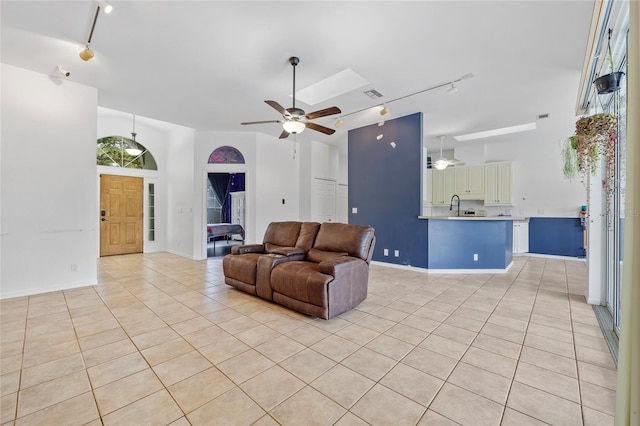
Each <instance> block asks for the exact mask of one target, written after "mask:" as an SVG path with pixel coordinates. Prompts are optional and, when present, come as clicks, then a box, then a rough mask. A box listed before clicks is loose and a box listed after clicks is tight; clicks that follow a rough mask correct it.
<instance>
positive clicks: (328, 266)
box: [318, 256, 366, 277]
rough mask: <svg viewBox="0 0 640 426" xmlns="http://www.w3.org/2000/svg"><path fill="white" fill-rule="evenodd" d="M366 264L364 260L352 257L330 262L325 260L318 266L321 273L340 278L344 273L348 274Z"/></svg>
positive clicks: (343, 257)
mask: <svg viewBox="0 0 640 426" xmlns="http://www.w3.org/2000/svg"><path fill="white" fill-rule="evenodd" d="M363 263H365V264H366V262H365V261H364V260H362V259H359V258H357V257H352V256H340V257H335V258H333V259H329V260H323V261H322V262H320V263H319V264H318V268H319V269H320V272H322V273H323V274H327V275H332V276H334V277H336V276H338V275H339V274H340V273H342V272H347V271H349V270H351V269H353V268H359V267H362V264H363Z"/></svg>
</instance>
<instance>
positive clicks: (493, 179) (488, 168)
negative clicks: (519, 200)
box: [484, 163, 513, 206]
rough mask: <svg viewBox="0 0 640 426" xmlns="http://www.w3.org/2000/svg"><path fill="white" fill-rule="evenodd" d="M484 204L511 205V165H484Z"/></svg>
mask: <svg viewBox="0 0 640 426" xmlns="http://www.w3.org/2000/svg"><path fill="white" fill-rule="evenodd" d="M484 171H485V193H484V204H485V205H487V206H510V205H512V204H513V171H512V165H511V163H495V164H485V166H484Z"/></svg>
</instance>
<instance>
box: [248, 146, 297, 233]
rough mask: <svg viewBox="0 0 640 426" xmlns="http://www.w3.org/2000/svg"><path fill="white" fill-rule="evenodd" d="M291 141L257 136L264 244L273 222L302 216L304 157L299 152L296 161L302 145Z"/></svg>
mask: <svg viewBox="0 0 640 426" xmlns="http://www.w3.org/2000/svg"><path fill="white" fill-rule="evenodd" d="M290 139H291V138H289V139H287V140H279V139H276V138H274V137H272V136H268V135H264V134H261V133H259V134H258V135H257V142H256V176H257V181H256V213H257V215H256V237H257V239H258V240H260V242H262V237H263V236H264V233H265V231H266V230H267V226H268V225H269V223H271V222H274V221H283V220H299V217H300V181H299V178H298V176H299V174H300V172H299V169H300V158H299V156H298V153H297V152H296V153H295V158H294V144H298V143H297V142H294V141H293V140H290ZM295 149H296V151H297V147H296V148H295ZM283 199H284V200H285V204H282V200H283Z"/></svg>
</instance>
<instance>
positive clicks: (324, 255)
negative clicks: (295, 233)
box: [307, 248, 348, 263]
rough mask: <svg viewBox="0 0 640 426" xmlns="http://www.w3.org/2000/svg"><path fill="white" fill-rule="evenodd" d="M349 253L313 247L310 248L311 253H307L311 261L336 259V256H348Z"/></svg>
mask: <svg viewBox="0 0 640 426" xmlns="http://www.w3.org/2000/svg"><path fill="white" fill-rule="evenodd" d="M347 254H348V253H347V252H342V253H339V252H335V251H324V250H318V249H315V248H312V249H311V250H309V253H307V260H308V261H309V262H316V263H320V262H324V261H325V260H332V259H335V258H336V257H342V256H347Z"/></svg>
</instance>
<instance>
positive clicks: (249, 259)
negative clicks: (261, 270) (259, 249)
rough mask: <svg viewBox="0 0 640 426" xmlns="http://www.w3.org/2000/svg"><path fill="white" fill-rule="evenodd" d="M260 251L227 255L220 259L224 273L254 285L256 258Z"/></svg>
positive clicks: (260, 254)
mask: <svg viewBox="0 0 640 426" xmlns="http://www.w3.org/2000/svg"><path fill="white" fill-rule="evenodd" d="M260 256H262V253H246V254H240V255H227V256H225V257H224V259H222V267H223V268H224V275H225V276H227V277H229V278H233V279H235V280H238V281H242V282H244V283H247V284H251V285H256V270H257V265H258V258H259V257H260Z"/></svg>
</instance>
